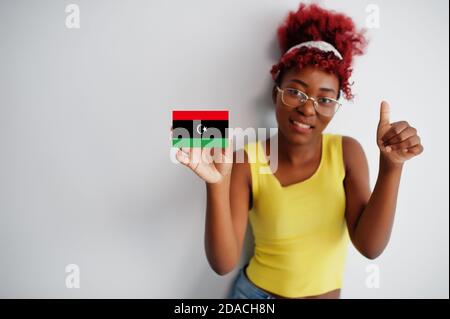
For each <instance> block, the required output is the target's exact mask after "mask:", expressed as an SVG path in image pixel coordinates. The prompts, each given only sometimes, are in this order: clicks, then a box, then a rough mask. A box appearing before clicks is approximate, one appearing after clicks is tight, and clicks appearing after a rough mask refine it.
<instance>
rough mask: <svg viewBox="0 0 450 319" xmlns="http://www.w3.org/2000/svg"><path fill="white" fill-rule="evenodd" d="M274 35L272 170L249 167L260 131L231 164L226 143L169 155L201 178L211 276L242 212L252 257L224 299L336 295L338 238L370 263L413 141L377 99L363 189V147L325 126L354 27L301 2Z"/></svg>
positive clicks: (227, 253) (226, 254) (229, 252)
mask: <svg viewBox="0 0 450 319" xmlns="http://www.w3.org/2000/svg"><path fill="white" fill-rule="evenodd" d="M278 37H279V41H280V47H281V50H282V53H283V54H282V57H281V58H280V61H279V63H278V64H276V65H275V66H273V68H272V75H273V78H274V80H275V85H274V88H273V92H272V97H273V102H274V104H275V112H276V119H277V123H278V134H277V135H276V136H275V137H273V138H272V141H273V139H276V141H277V143H278V154H275V155H277V156H278V169H277V170H276V172H272V174H260V173H259V172H260V170H259V169H260V168H261V167H262V166H264V167H267V165H268V164H269V163H270V161H269V158H270V156H271V154H270V149H271V148H270V143H271V139H270V138H269V139H267V140H266V141H263V142H254V143H249V144H247V145H246V146H245V148H244V149H245V161H244V163H237V162H236V160H235V159H236V156H234V160H232V159H233V154H232V148H231V146H229V147H228V148H227V149H226V150H224V152H223V153H221V154H219V155H220V156H214V158H215V160H214V161H208V160H207V158H208V156H205V157H202V158H203V160H201V161H200V162H195V161H194V160H193V155H192V154H193V152H192V150H191V149H186V148H182V149H180V150H179V151H178V152H177V159H178V160H179V161H180V162H181V163H183V164H184V165H186V166H187V167H189V168H190V169H192V170H193V171H194V172H195V173H196V174H197V175H198V176H200V178H202V179H203V180H204V181H205V182H206V190H207V208H206V228H205V249H206V254H207V258H208V261H209V263H210V265H211V267H212V268H213V269H214V271H216V272H217V273H218V274H220V275H225V274H227V273H229V272H230V271H232V270H233V268H234V267H235V266H236V264H237V263H238V261H239V259H240V254H241V250H242V246H243V239H244V234H245V231H246V227H247V221H248V219H249V220H250V223H251V226H252V230H253V234H254V238H255V254H254V256H253V257H252V258H251V260H250V262H249V264H247V265H245V267H243V268H242V269H241V270H240V272H239V274H238V276H237V278H236V280H235V281H234V283H233V287H232V289H231V292H230V295H229V296H228V297H229V298H265V299H269V298H339V296H340V289H341V287H342V277H343V271H344V263H345V258H346V252H347V247H348V242H349V241H351V242H352V243H353V245H354V246H355V247H356V249H357V250H358V251H359V252H361V254H363V255H364V256H365V257H367V258H369V259H374V258H376V257H378V256H379V255H380V254H381V253H382V252H383V250H384V249H385V247H386V245H387V243H388V241H389V237H390V233H391V228H392V224H393V220H394V214H395V207H396V201H397V193H398V187H399V182H400V176H401V173H402V169H403V164H404V162H405V161H407V160H409V159H411V158H413V157H414V156H417V155H419V154H420V153H422V152H423V146H422V145H421V142H420V138H419V137H418V135H417V131H416V129H415V128H413V127H411V126H410V125H409V124H408V123H407V122H405V121H400V122H394V123H391V122H390V118H389V105H388V103H386V102H382V103H381V107H380V119H379V125H378V129H377V132H376V141H377V145H378V147H379V149H380V157H379V163H380V165H379V173H378V179H377V182H376V185H375V188H374V190H373V192H372V193H371V191H370V186H369V170H368V163H367V160H366V157H365V154H364V151H363V149H362V147H361V145H360V144H359V143H358V142H357V141H356V140H355V139H353V138H351V137H348V136H340V135H335V134H324V133H323V131H324V130H325V128H326V127H327V125H328V124H329V123H330V121H331V120H332V119H333V115H334V114H335V113H336V111H337V110H338V109H339V106H340V103H339V101H338V100H339V98H340V95H341V94H343V95H344V97H345V98H346V99H352V92H351V88H350V84H349V78H350V75H351V72H352V68H351V66H352V61H353V57H354V56H355V55H361V54H362V53H363V50H364V47H365V44H366V41H365V38H364V36H363V33H362V32H360V31H357V30H356V28H355V26H354V23H353V21H352V20H351V19H350V18H348V17H346V16H345V15H342V14H339V13H335V12H333V11H327V10H324V9H322V8H321V7H319V6H317V5H303V4H301V5H300V7H299V9H298V11H297V12H291V13H290V14H289V16H288V17H287V19H286V21H285V22H284V23H283V24H282V25H281V27H280V28H279V30H278ZM230 145H231V143H230ZM202 152H203V153H206V155H208V154H209V153H208V152H210V149H203V150H202ZM216 155H217V154H216ZM272 155H273V154H272ZM231 162H233V163H231ZM249 211H250V213H249Z"/></svg>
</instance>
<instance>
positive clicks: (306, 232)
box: [244, 134, 349, 298]
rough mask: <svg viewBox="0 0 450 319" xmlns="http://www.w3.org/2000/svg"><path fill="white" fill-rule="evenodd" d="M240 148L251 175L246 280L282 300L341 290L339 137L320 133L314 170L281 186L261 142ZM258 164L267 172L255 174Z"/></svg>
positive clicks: (343, 244)
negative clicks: (250, 254) (250, 249)
mask: <svg viewBox="0 0 450 319" xmlns="http://www.w3.org/2000/svg"><path fill="white" fill-rule="evenodd" d="M244 149H245V151H246V152H247V156H248V160H249V162H250V169H251V175H252V193H253V208H252V210H251V211H250V212H249V221H250V225H251V227H252V230H253V235H254V239H255V253H254V255H253V257H252V258H251V260H250V263H249V265H248V267H247V271H246V273H247V276H248V278H249V279H250V280H251V281H252V282H253V283H254V284H256V285H257V286H259V287H261V288H263V289H264V290H267V291H268V292H272V293H274V294H277V295H280V296H283V297H288V298H294V297H306V296H315V295H320V294H323V293H326V292H328V291H331V290H334V289H338V288H341V286H342V281H343V272H344V265H345V259H346V256H347V250H348V243H349V236H348V232H347V226H346V222H345V216H344V213H345V190H344V184H343V180H344V177H345V166H344V160H343V152H342V136H341V135H335V134H322V154H321V161H320V165H319V168H318V169H317V170H316V172H315V173H314V174H313V175H312V176H311V177H310V178H308V179H307V180H304V181H302V182H299V183H296V184H292V185H288V186H286V187H283V186H282V185H281V184H280V182H279V181H278V179H277V178H276V177H275V176H274V175H273V174H272V172H271V171H270V168H269V165H268V162H267V156H266V155H265V152H264V149H263V146H262V144H261V142H253V143H248V144H247V145H245V147H244ZM264 167H266V171H267V169H269V171H270V173H269V174H267V173H266V174H262V173H261V171H260V168H264Z"/></svg>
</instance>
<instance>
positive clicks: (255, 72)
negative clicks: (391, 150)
mask: <svg viewBox="0 0 450 319" xmlns="http://www.w3.org/2000/svg"><path fill="white" fill-rule="evenodd" d="M69 3H76V4H78V5H79V7H80V10H81V11H80V18H81V21H80V22H81V28H80V29H67V28H66V26H65V18H66V15H67V14H66V13H65V7H66V5H68V4H69ZM298 3H299V2H298V1H279V0H245V1H238V0H228V1H207V0H191V1H174V0H171V1H144V0H141V1H138V0H133V1H118V0H116V1H106V0H101V1H99V0H96V1H92V0H90V1H87V0H79V1H72V2H68V1H57V0H53V1H17V0H14V1H13V0H10V1H6V0H1V1H0V70H1V71H0V152H1V156H0V254H1V258H0V297H3V298H15V297H31V298H35V297H46V298H47V297H60V298H80V297H85V298H89V297H104V298H108V297H124V298H132V297H134V298H197V297H199V298H206V297H208V298H222V297H224V296H225V294H226V291H227V289H228V286H229V284H230V282H231V280H232V279H233V278H234V275H235V272H233V273H231V274H229V275H227V276H224V277H220V276H218V275H216V274H215V273H214V272H213V271H212V270H211V269H210V267H209V265H208V263H207V261H206V257H205V253H204V246H203V235H204V217H205V186H204V183H202V182H201V181H200V180H199V179H198V178H197V177H196V176H195V175H194V174H193V173H191V172H190V171H188V170H187V169H185V168H184V167H182V166H180V165H175V164H173V163H172V162H171V161H170V160H169V149H170V143H169V140H168V137H169V136H168V134H169V127H170V125H171V110H172V109H173V108H211V109H214V108H217V109H223V108H228V109H229V110H230V114H231V118H230V124H231V126H232V127H243V128H246V127H251V126H253V127H270V126H274V125H275V121H274V114H273V110H272V105H271V100H270V93H271V78H270V74H269V70H270V67H271V66H272V64H273V63H275V62H276V60H277V59H278V57H279V53H278V46H277V42H276V38H275V32H276V28H277V26H278V25H279V23H281V21H282V20H283V19H284V17H285V16H286V14H287V12H288V11H289V10H295V9H297V6H298ZM320 3H321V4H323V5H324V6H325V7H327V8H331V9H336V10H338V11H342V12H345V13H346V14H348V15H350V16H351V17H353V18H354V20H355V21H356V23H357V24H358V25H359V26H364V24H365V20H366V18H367V15H368V13H367V12H366V11H365V9H366V6H367V5H368V4H370V3H374V4H377V5H378V6H379V8H380V28H379V29H371V30H369V31H368V36H369V38H370V40H371V43H370V46H369V48H368V53H367V54H366V55H365V56H364V57H362V58H358V60H357V63H356V65H355V72H354V77H353V80H354V81H355V85H354V92H355V93H356V94H357V96H356V98H355V100H354V103H345V105H344V106H343V108H342V109H341V110H340V112H339V113H338V114H337V115H336V117H335V119H334V120H333V121H332V123H331V124H330V126H329V128H328V129H327V131H328V132H333V133H338V134H344V135H349V136H352V137H354V138H356V139H358V140H359V141H360V143H361V144H362V145H363V147H364V149H365V151H366V155H367V157H368V160H369V165H370V173H371V175H370V177H371V185H372V187H373V186H374V185H375V182H376V177H377V173H378V149H377V146H376V144H375V133H376V126H377V123H378V113H379V104H380V102H381V100H382V99H387V100H388V101H390V102H391V105H392V121H398V120H407V121H409V122H410V124H411V125H412V126H415V127H416V128H417V129H418V132H419V135H420V136H421V137H422V141H423V144H424V146H425V152H424V153H423V154H422V155H421V156H420V157H418V158H415V159H413V160H411V161H410V162H408V163H406V165H405V169H404V173H403V176H402V180H401V186H400V193H399V199H398V205H397V213H396V221H395V226H394V230H393V234H392V238H391V242H390V244H389V246H388V248H387V249H386V251H385V252H384V254H383V255H382V256H381V257H379V258H378V259H376V260H374V261H369V260H366V259H365V258H364V257H362V256H360V255H359V254H358V253H357V252H356V251H355V250H354V248H350V254H349V258H348V261H347V268H346V274H345V286H344V288H343V293H342V297H343V298H448V295H449V293H448V292H449V286H448V284H449V276H448V275H449V265H448V261H449V256H448V252H449V247H448V244H449V232H448V225H449V220H448V213H449V201H448V188H449V187H448V163H449V152H448V145H449V143H448V142H449V141H448V136H449V134H448V133H449V124H448V115H449V114H448V113H449V111H448V109H449V102H448V101H449V94H448V85H449V83H448V82H449V81H448V68H449V65H448V56H449V55H448V54H449V51H448V37H449V34H448V21H449V13H448V12H449V8H448V2H447V1H442V0H433V1H400V0H395V1H392V0H391V1H387V0H383V1H360V0H358V1H356V0H353V1H322V2H320ZM250 245H251V244H250ZM248 254H249V252H247V255H246V254H245V253H244V254H243V260H242V262H245V258H248ZM246 256H247V257H246ZM72 263H74V264H77V265H78V266H79V267H80V271H81V277H80V279H81V280H80V284H81V287H80V289H67V288H66V286H65V278H66V275H67V274H66V273H65V266H66V265H67V264H72ZM370 264H375V265H377V266H378V267H379V269H380V287H379V288H378V289H369V288H367V287H366V283H365V281H366V278H367V276H368V273H367V272H366V267H367V266H368V265H370Z"/></svg>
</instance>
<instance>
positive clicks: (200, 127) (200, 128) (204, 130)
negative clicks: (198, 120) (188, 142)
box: [197, 124, 207, 134]
mask: <svg viewBox="0 0 450 319" xmlns="http://www.w3.org/2000/svg"><path fill="white" fill-rule="evenodd" d="M202 127H203V128H202ZM206 130H207V128H206V126H204V125H203V124H199V125H197V133H198V134H203V133H205V132H206Z"/></svg>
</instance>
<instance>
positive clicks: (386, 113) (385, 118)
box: [378, 101, 391, 126]
mask: <svg viewBox="0 0 450 319" xmlns="http://www.w3.org/2000/svg"><path fill="white" fill-rule="evenodd" d="M390 115H391V107H390V105H389V103H388V102H386V101H383V102H381V106H380V122H379V124H378V125H379V126H383V125H388V124H389V123H390V122H389V121H390Z"/></svg>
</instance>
